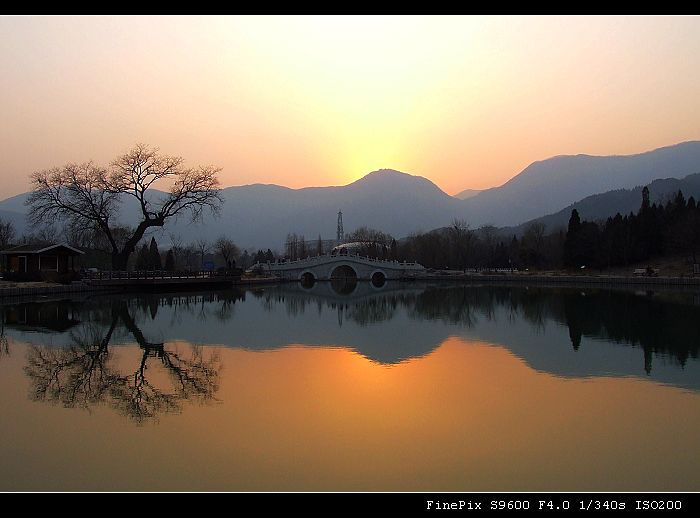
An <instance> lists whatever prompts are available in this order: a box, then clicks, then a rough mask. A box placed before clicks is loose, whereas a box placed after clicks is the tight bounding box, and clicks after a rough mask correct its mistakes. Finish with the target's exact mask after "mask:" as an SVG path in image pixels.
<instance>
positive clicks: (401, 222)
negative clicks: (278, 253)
mask: <svg viewBox="0 0 700 518" xmlns="http://www.w3.org/2000/svg"><path fill="white" fill-rule="evenodd" d="M222 194H223V196H224V198H225V199H226V203H225V204H224V207H223V210H222V214H221V219H220V220H219V222H217V223H215V224H214V225H212V226H211V228H206V229H203V230H204V231H205V232H206V233H207V235H215V234H217V233H221V231H222V230H225V232H226V233H227V234H230V235H231V236H232V237H233V238H234V239H235V240H236V241H237V242H240V243H241V244H242V245H243V246H265V247H268V246H278V247H281V246H282V244H283V243H284V240H285V238H286V236H287V234H288V233H290V232H296V233H301V234H303V235H304V236H305V237H306V239H308V240H315V239H316V238H317V237H318V235H319V234H320V235H321V236H322V237H323V238H324V239H325V238H335V235H336V227H337V219H338V218H337V214H338V210H342V211H343V227H344V229H345V232H346V234H347V233H349V232H351V231H352V230H354V229H356V228H358V227H360V226H363V225H367V226H370V227H375V228H379V229H381V230H383V231H384V232H388V233H390V234H392V235H394V236H396V237H400V236H403V235H406V234H409V233H411V232H414V231H417V230H429V229H431V228H434V227H436V226H441V225H446V224H447V223H449V222H450V220H451V219H452V218H453V217H456V216H457V215H458V214H459V211H460V203H461V202H460V200H457V199H455V198H453V197H452V196H449V195H448V194H446V193H445V192H443V191H442V190H440V189H439V188H438V187H437V186H436V185H435V184H434V183H432V182H431V181H429V180H427V179H425V178H422V177H419V176H411V175H408V174H405V173H400V172H398V171H393V170H390V169H383V170H380V171H375V172H373V173H370V174H368V175H367V176H365V177H364V178H361V179H360V180H357V181H356V182H353V183H351V184H349V185H346V186H343V187H310V188H305V189H288V188H285V187H278V186H275V185H247V186H243V187H229V188H227V189H224V190H223V192H222ZM217 227H223V228H222V229H221V230H219V229H218V228H217ZM246 243H247V244H248V245H246Z"/></svg>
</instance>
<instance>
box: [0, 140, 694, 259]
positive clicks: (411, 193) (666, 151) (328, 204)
mask: <svg viewBox="0 0 700 518" xmlns="http://www.w3.org/2000/svg"><path fill="white" fill-rule="evenodd" d="M694 173H700V142H686V143H684V144H678V145H676V146H671V147H666V148H661V149H657V150H655V151H650V152H648V153H642V154H640V155H631V156H611V157H593V156H586V155H577V156H559V157H554V158H550V159H548V160H544V161H541V162H535V163H533V164H532V165H530V166H529V167H527V168H526V169H525V170H524V171H523V172H521V173H520V174H518V175H517V176H515V177H514V178H513V179H511V180H510V181H509V182H507V183H506V184H504V185H502V186H501V187H497V188H493V189H488V190H486V191H481V192H479V193H478V194H476V195H474V196H472V197H470V198H468V199H465V200H460V199H458V198H457V197H454V196H449V195H448V194H446V193H445V192H443V191H442V190H440V189H439V188H438V187H437V186H436V185H435V184H434V183H432V182H431V181H430V180H427V179H425V178H423V177H420V176H412V175H409V174H405V173H401V172H398V171H394V170H391V169H382V170H379V171H374V172H372V173H370V174H368V175H367V176H365V177H364V178H361V179H360V180H357V181H356V182H353V183H351V184H349V185H345V186H342V187H308V188H304V189H289V188H287V187H280V186H277V185H262V184H255V185H244V186H240V187H228V188H226V189H223V190H222V192H221V194H222V196H223V198H224V199H225V203H224V206H223V210H222V211H221V217H220V218H218V219H213V218H211V217H207V218H206V219H205V221H204V223H200V224H196V225H194V224H189V223H188V222H187V221H186V220H185V219H182V220H180V221H179V222H177V223H175V224H174V223H173V222H171V223H169V224H168V225H166V227H165V228H164V229H163V230H155V231H154V233H155V235H156V239H157V240H158V242H159V243H160V244H161V246H167V245H168V244H169V240H168V239H167V235H168V234H169V233H175V234H179V235H180V236H181V237H182V239H183V241H184V242H192V241H194V240H196V239H198V238H202V237H203V238H207V239H210V240H213V239H215V238H216V237H218V236H220V235H222V234H224V235H227V236H230V237H231V238H233V239H234V240H235V241H236V242H237V243H238V244H239V246H241V247H244V248H258V247H260V248H262V247H264V248H268V247H270V248H276V249H281V248H282V246H283V244H284V241H285V237H286V236H287V234H288V233H291V232H295V233H297V234H303V235H304V236H305V237H306V239H307V240H310V241H311V240H315V239H317V238H318V236H319V234H320V235H321V237H322V238H323V239H332V238H335V235H336V223H337V214H338V210H342V211H343V223H344V228H345V232H346V234H347V233H350V232H351V231H352V230H354V229H356V228H358V227H360V226H362V225H367V226H371V227H375V228H378V229H380V230H383V231H384V232H388V233H390V234H392V235H394V236H395V237H397V238H400V237H404V236H406V235H408V234H411V233H413V232H416V231H421V230H423V231H426V230H430V229H434V228H438V227H444V226H447V225H449V223H450V221H451V220H452V219H454V218H455V217H459V218H463V219H465V220H466V221H467V222H468V223H469V224H470V226H471V227H472V228H476V227H479V226H481V225H484V224H492V225H496V226H507V225H519V224H521V223H523V222H524V221H528V220H531V219H533V218H538V217H541V216H542V215H543V214H554V213H556V212H558V211H561V210H562V209H564V212H567V211H568V212H570V208H568V207H569V206H570V205H571V204H573V203H575V202H578V201H579V200H583V199H584V198H586V197H588V196H591V195H594V194H599V193H604V192H606V191H611V190H615V189H631V188H634V187H636V186H641V185H645V184H648V183H650V182H652V181H653V180H655V179H657V178H683V177H685V176H687V175H689V174H694ZM652 191H653V190H652ZM684 192H685V189H684ZM157 194H158V193H156V195H157ZM460 194H462V193H460ZM26 196H27V195H26V194H21V195H18V196H14V197H12V198H9V199H7V200H4V201H1V202H0V217H1V218H3V219H7V218H11V219H12V221H14V222H15V226H16V227H17V231H18V234H21V233H22V232H23V231H24V229H25V227H24V221H23V219H22V214H24V213H26V207H25V206H24V200H25V199H26ZM610 196H614V195H613V194H610ZM127 198H128V197H127ZM633 198H634V195H633ZM610 200H612V198H610ZM610 200H609V201H606V202H605V203H607V204H609V205H610V206H611V207H612V206H613V205H615V204H616V202H614V201H610ZM637 200H638V197H637ZM587 203H588V202H587ZM590 203H593V202H590ZM629 203H632V205H630V204H629ZM629 203H628V204H627V205H624V206H623V205H620V206H619V208H615V209H614V211H613V214H614V213H615V212H617V211H618V210H624V211H626V212H627V211H629V210H632V209H634V208H636V207H637V206H638V202H637V201H631V202H629ZM591 210H593V209H591ZM1 211H5V212H1ZM580 212H581V213H582V217H587V216H586V214H587V213H586V212H583V209H581V210H580ZM603 212H604V211H599V213H600V214H603ZM3 214H6V216H4V215H3ZM137 216H138V210H137V207H136V205H135V204H134V203H133V202H132V201H131V199H128V200H127V201H125V202H124V204H123V207H122V211H121V220H122V222H124V223H127V224H132V225H133V224H134V223H136V221H137ZM601 217H602V216H601ZM554 219H556V218H554ZM560 219H561V218H560ZM18 220H21V222H19V221H18ZM557 221H559V220H557ZM566 221H568V215H567V216H566ZM550 224H553V223H550Z"/></svg>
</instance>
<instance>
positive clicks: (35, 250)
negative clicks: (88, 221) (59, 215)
mask: <svg viewBox="0 0 700 518" xmlns="http://www.w3.org/2000/svg"><path fill="white" fill-rule="evenodd" d="M83 254H84V252H83V251H81V250H78V249H77V248H73V247H72V246H69V245H67V244H65V243H61V244H53V245H19V246H15V247H12V248H8V249H6V250H3V251H2V252H0V258H2V265H3V271H4V277H5V278H6V279H10V280H53V281H56V280H61V279H62V278H67V277H70V276H71V274H74V273H76V272H77V271H78V270H79V267H80V264H79V263H80V261H79V258H80V256H81V255H83Z"/></svg>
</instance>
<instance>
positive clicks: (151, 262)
mask: <svg viewBox="0 0 700 518" xmlns="http://www.w3.org/2000/svg"><path fill="white" fill-rule="evenodd" d="M162 267H163V265H162V263H161V261H160V252H159V251H158V243H156V238H155V237H152V238H151V246H150V247H149V248H148V263H147V269H148V270H160V269H161V268H162Z"/></svg>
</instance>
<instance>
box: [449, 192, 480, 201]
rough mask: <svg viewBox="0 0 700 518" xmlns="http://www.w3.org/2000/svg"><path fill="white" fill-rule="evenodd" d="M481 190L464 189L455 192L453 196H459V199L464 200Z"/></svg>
mask: <svg viewBox="0 0 700 518" xmlns="http://www.w3.org/2000/svg"><path fill="white" fill-rule="evenodd" d="M480 192H482V190H481V189H464V190H463V191H462V192H458V193H457V194H455V198H459V199H460V200H466V199H469V198H472V197H474V196H476V195H477V194H479V193H480Z"/></svg>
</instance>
